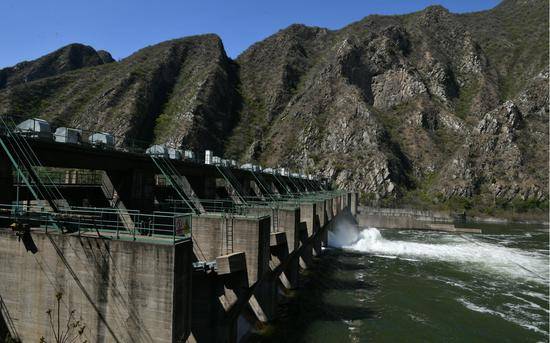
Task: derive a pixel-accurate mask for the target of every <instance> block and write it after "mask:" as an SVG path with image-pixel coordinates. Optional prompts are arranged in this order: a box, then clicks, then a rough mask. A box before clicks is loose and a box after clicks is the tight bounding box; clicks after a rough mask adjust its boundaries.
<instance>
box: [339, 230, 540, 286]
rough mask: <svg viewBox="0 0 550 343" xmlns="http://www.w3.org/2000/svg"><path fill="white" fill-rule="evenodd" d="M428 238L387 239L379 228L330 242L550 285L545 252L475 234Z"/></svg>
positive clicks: (351, 232)
mask: <svg viewBox="0 0 550 343" xmlns="http://www.w3.org/2000/svg"><path fill="white" fill-rule="evenodd" d="M423 235H425V236H428V235H429V234H423ZM429 236H430V239H431V241H430V242H429V243H426V242H415V241H404V240H388V239H385V238H384V237H383V236H382V234H381V233H380V231H379V230H378V229H376V228H367V229H363V230H361V231H360V232H358V233H357V232H356V231H354V230H349V229H340V230H338V231H337V232H336V233H335V234H332V235H331V236H330V237H329V243H330V245H331V246H333V247H339V248H343V249H346V250H353V251H358V252H364V253H369V254H373V255H376V256H379V257H387V258H401V259H409V260H411V259H412V260H417V259H419V260H423V261H424V260H425V261H442V262H450V263H456V264H459V265H463V266H468V267H473V268H476V269H478V270H480V269H481V270H483V271H490V272H493V273H497V274H501V275H505V276H511V277H514V278H517V279H523V280H529V281H535V282H538V283H542V284H547V283H548V277H549V273H548V256H547V255H545V254H544V253H541V252H536V251H525V250H521V249H515V248H511V247H507V246H504V245H500V244H498V243H493V242H490V243H488V242H485V241H481V240H479V239H477V238H475V237H474V236H472V235H429ZM434 238H435V239H434Z"/></svg>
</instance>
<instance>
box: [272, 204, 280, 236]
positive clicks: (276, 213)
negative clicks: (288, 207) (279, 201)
mask: <svg viewBox="0 0 550 343" xmlns="http://www.w3.org/2000/svg"><path fill="white" fill-rule="evenodd" d="M271 218H272V221H273V226H272V227H271V232H279V209H278V208H277V207H273V208H272V209H271Z"/></svg>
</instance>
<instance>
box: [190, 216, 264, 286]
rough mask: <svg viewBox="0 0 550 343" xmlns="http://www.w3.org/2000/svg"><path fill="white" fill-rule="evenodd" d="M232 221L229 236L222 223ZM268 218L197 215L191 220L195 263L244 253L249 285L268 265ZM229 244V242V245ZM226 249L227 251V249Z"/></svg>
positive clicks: (226, 228) (224, 224)
mask: <svg viewBox="0 0 550 343" xmlns="http://www.w3.org/2000/svg"><path fill="white" fill-rule="evenodd" d="M227 220H232V224H231V226H230V227H232V231H233V233H232V235H231V234H229V237H231V238H228V234H227V233H226V230H228V227H227V226H226V225H227V224H226V221H227ZM270 226H271V219H270V217H258V218H254V217H250V218H248V217H235V218H232V219H231V218H228V217H222V216H220V215H210V214H208V215H200V216H194V217H193V242H194V252H195V255H196V257H197V259H198V260H203V261H214V260H215V259H216V257H218V256H220V255H225V254H229V253H233V252H241V251H242V252H244V253H245V254H246V263H247V272H248V280H249V283H250V284H253V283H254V282H256V280H257V279H258V275H261V274H262V273H263V272H265V271H266V270H267V268H268V265H269V257H270V256H269V234H270ZM231 241H232V242H231ZM228 246H230V249H229V250H228V249H227V247H228Z"/></svg>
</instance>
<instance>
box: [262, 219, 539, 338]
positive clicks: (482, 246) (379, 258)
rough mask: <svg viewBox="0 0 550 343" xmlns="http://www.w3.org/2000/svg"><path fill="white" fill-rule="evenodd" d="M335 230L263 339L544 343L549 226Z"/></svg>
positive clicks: (348, 228) (345, 228)
mask: <svg viewBox="0 0 550 343" xmlns="http://www.w3.org/2000/svg"><path fill="white" fill-rule="evenodd" d="M476 227H477V228H481V229H482V230H483V234H447V233H438V232H429V231H411V230H379V229H376V228H362V229H359V230H358V229H357V228H351V227H343V228H340V229H339V230H338V231H337V232H336V233H335V234H332V233H331V235H330V237H329V241H330V245H331V246H332V247H331V248H327V249H325V251H324V253H323V255H322V256H320V257H319V258H317V260H316V261H315V264H314V266H313V268H311V269H310V270H308V271H307V272H306V273H305V275H304V280H306V281H305V285H304V287H303V289H301V290H298V291H295V292H293V293H291V294H290V295H289V296H287V298H288V299H287V302H286V303H285V305H284V306H282V308H281V311H280V319H279V320H278V321H277V322H276V323H275V325H273V326H271V327H268V328H267V329H265V330H264V332H263V334H262V335H260V336H258V337H255V338H254V339H253V340H255V341H262V342H548V339H549V302H548V301H549V297H548V295H549V289H548V278H549V253H548V248H549V244H548V238H549V237H548V228H547V227H543V226H522V225H476Z"/></svg>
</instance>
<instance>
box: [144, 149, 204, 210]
mask: <svg viewBox="0 0 550 343" xmlns="http://www.w3.org/2000/svg"><path fill="white" fill-rule="evenodd" d="M151 159H152V160H153V162H154V164H155V166H156V167H157V169H158V170H159V171H160V172H161V173H162V175H163V176H164V177H165V178H166V180H167V181H168V183H169V184H170V186H171V187H172V188H173V189H174V190H175V191H176V193H177V194H178V196H179V197H180V199H181V200H183V202H184V203H185V204H186V205H187V207H188V208H189V210H190V211H191V212H193V213H206V210H205V209H204V207H203V206H202V204H201V202H200V200H199V199H198V197H197V195H196V194H195V192H194V191H193V189H192V188H191V184H190V183H189V181H188V180H187V178H185V177H184V176H182V175H181V174H180V173H179V172H178V171H177V169H176V167H174V165H173V164H172V162H171V161H170V159H167V158H164V157H156V156H153V155H151Z"/></svg>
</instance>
